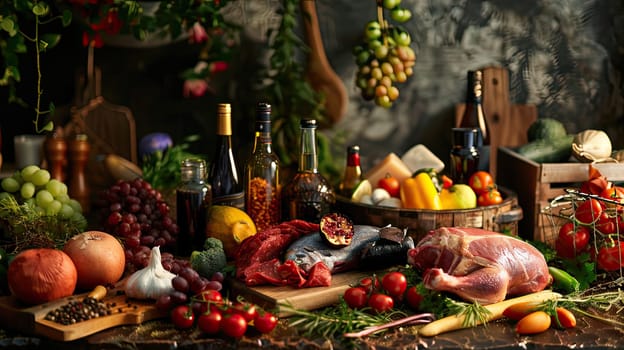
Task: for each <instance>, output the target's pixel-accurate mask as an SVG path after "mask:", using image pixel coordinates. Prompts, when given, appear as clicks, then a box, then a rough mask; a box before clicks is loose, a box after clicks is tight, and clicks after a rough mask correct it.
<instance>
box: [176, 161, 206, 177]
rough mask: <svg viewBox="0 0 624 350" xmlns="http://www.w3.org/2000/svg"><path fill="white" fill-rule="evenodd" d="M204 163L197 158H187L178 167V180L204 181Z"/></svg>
mask: <svg viewBox="0 0 624 350" xmlns="http://www.w3.org/2000/svg"><path fill="white" fill-rule="evenodd" d="M206 170H207V169H206V161H204V160H203V159H199V158H187V159H184V160H183V161H182V164H181V165H180V178H181V179H182V181H189V180H192V179H197V180H204V179H205V177H206Z"/></svg>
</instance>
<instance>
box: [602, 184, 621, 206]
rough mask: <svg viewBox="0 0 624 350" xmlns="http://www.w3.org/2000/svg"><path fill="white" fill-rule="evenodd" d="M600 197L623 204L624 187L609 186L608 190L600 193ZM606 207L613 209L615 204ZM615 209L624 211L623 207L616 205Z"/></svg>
mask: <svg viewBox="0 0 624 350" xmlns="http://www.w3.org/2000/svg"><path fill="white" fill-rule="evenodd" d="M600 197H602V198H607V199H610V200H613V201H616V202H619V203H624V187H620V186H611V187H609V188H606V189H604V190H603V191H602V193H600ZM607 206H608V207H614V206H615V204H613V203H610V204H609V205H607ZM617 208H618V210H624V206H622V205H618V206H617Z"/></svg>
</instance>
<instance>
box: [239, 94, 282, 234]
mask: <svg viewBox="0 0 624 350" xmlns="http://www.w3.org/2000/svg"><path fill="white" fill-rule="evenodd" d="M271 144H272V140H271V105H270V104H268V103H258V106H257V107H256V136H255V140H254V146H253V152H252V154H251V157H250V159H249V161H248V162H247V167H246V169H245V210H246V212H247V214H249V216H250V217H251V218H252V219H253V221H254V223H255V224H256V228H257V230H258V231H262V230H264V229H266V228H267V227H270V226H273V225H277V224H279V223H280V220H281V214H280V211H281V208H280V193H279V158H278V157H277V155H276V154H275V153H274V152H273V150H272V148H271Z"/></svg>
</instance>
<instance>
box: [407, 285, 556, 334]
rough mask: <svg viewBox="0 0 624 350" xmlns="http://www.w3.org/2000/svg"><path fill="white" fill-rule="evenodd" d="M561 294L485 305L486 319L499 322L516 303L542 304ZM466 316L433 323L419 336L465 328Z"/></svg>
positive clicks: (532, 296)
mask: <svg viewBox="0 0 624 350" xmlns="http://www.w3.org/2000/svg"><path fill="white" fill-rule="evenodd" d="M560 297H561V294H559V293H555V292H553V291H550V290H544V291H541V292H536V293H531V294H527V295H523V296H521V297H517V298H512V299H507V300H503V301H501V302H498V303H494V304H490V305H485V306H484V307H485V308H486V309H488V310H489V311H490V314H488V315H487V317H486V319H487V321H488V322H490V321H494V320H497V319H499V318H502V317H503V311H505V309H506V308H507V307H509V306H510V305H513V304H516V303H522V302H525V301H529V302H536V303H541V302H543V301H546V300H552V299H557V298H560ZM464 319H465V317H464V315H452V316H447V317H444V318H441V319H439V320H436V321H433V322H431V323H429V324H427V325H426V326H424V327H422V328H421V329H419V330H418V334H419V335H421V336H424V337H433V336H436V335H438V334H442V333H445V332H449V331H454V330H457V329H462V328H465V326H464Z"/></svg>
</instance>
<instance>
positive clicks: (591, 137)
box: [572, 129, 612, 162]
mask: <svg viewBox="0 0 624 350" xmlns="http://www.w3.org/2000/svg"><path fill="white" fill-rule="evenodd" d="M611 147H612V146H611V139H609V135H607V133H606V132H604V131H602V130H593V129H588V130H585V131H581V132H579V133H578V134H576V136H574V141H573V142H572V154H573V155H574V157H576V159H578V160H579V161H581V162H594V161H601V160H605V159H607V158H609V157H610V156H611Z"/></svg>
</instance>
